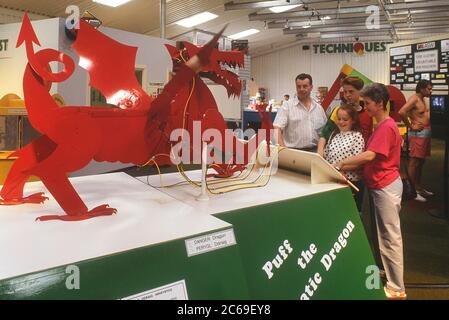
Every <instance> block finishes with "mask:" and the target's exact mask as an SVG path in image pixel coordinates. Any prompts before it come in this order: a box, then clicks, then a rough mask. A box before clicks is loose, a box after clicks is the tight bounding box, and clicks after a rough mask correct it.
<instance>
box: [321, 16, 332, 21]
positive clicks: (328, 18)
mask: <svg viewBox="0 0 449 320" xmlns="http://www.w3.org/2000/svg"><path fill="white" fill-rule="evenodd" d="M321 19H322V20H330V19H331V17H330V16H324V17H322V18H321Z"/></svg>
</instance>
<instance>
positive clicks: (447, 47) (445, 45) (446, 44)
mask: <svg viewBox="0 0 449 320" xmlns="http://www.w3.org/2000/svg"><path fill="white" fill-rule="evenodd" d="M441 51H442V52H447V51H449V40H441Z"/></svg>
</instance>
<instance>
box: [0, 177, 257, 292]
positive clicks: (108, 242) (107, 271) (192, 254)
mask: <svg viewBox="0 0 449 320" xmlns="http://www.w3.org/2000/svg"><path fill="white" fill-rule="evenodd" d="M71 182H72V183H73V185H74V187H75V188H76V189H77V190H78V191H79V193H80V196H81V197H82V198H83V199H85V201H86V204H87V205H88V207H89V208H91V207H94V206H97V205H100V204H103V203H108V204H109V205H110V206H111V207H114V208H117V209H118V213H117V215H114V216H111V217H101V218H96V219H91V220H86V221H81V222H62V221H48V222H35V218H37V217H38V216H40V215H43V214H55V213H58V214H59V213H62V211H61V209H60V208H59V206H58V205H57V203H56V201H55V200H54V199H52V198H51V196H50V200H48V201H47V202H46V203H45V204H43V205H31V204H30V205H22V206H11V207H5V206H0V299H248V298H249V295H248V290H247V284H246V279H245V273H244V269H243V266H242V263H241V259H240V257H241V254H240V252H239V248H238V246H237V245H236V242H235V236H234V232H233V228H232V226H231V225H230V224H228V223H226V222H224V221H221V220H219V219H217V218H215V217H213V216H210V215H204V214H199V213H198V212H196V211H195V209H194V208H192V207H190V206H188V205H185V204H183V203H181V202H179V201H173V199H172V198H171V197H169V196H167V195H165V194H163V193H161V192H159V191H157V190H156V189H153V188H151V187H149V186H147V185H145V184H143V183H142V182H140V181H138V180H136V179H134V178H132V177H130V176H128V175H126V174H124V173H115V174H106V175H96V176H87V177H80V178H73V179H71ZM40 191H45V188H44V187H43V185H42V184H41V183H40V182H33V183H29V184H27V186H26V188H25V192H26V193H27V194H28V193H32V192H40ZM47 195H48V193H47Z"/></svg>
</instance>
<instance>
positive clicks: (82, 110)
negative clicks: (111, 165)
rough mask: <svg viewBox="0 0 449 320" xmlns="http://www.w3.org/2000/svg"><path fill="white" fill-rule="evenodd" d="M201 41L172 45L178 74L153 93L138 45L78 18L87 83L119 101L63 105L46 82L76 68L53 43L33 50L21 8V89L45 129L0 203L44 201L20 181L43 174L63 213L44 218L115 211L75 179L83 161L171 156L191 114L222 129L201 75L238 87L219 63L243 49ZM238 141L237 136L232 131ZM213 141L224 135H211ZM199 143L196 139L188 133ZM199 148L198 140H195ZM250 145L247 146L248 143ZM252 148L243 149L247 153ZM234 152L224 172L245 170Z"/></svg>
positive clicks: (238, 59)
mask: <svg viewBox="0 0 449 320" xmlns="http://www.w3.org/2000/svg"><path fill="white" fill-rule="evenodd" d="M220 35H221V33H220V34H218V35H216V36H215V37H214V39H213V40H212V41H211V42H210V43H208V44H207V45H206V46H204V47H203V48H201V49H198V48H197V47H195V46H193V45H190V44H187V43H185V49H183V50H181V51H179V50H177V49H176V48H174V47H168V50H169V51H170V53H171V55H172V58H173V59H174V60H175V61H177V63H175V68H176V75H175V76H174V77H173V79H172V80H171V81H170V82H169V83H168V84H167V85H166V86H165V88H164V90H163V92H162V93H161V94H160V95H159V96H158V97H157V98H156V99H155V100H154V101H152V99H151V97H150V96H148V95H147V94H146V93H145V92H144V90H143V89H142V88H141V87H140V85H139V84H138V82H137V80H136V78H135V76H134V65H135V57H136V52H137V48H135V47H131V46H127V45H123V44H121V43H118V42H116V41H115V40H113V39H111V38H109V37H107V36H106V35H104V34H102V33H101V32H99V31H97V30H96V29H94V28H93V27H92V26H90V25H89V24H88V23H86V22H85V21H83V20H81V21H80V29H79V30H77V36H76V41H75V43H74V44H73V48H74V50H75V51H76V52H77V54H78V55H79V56H80V62H79V64H80V65H81V66H83V67H84V68H85V69H86V70H87V71H88V72H89V75H90V85H91V86H92V87H95V88H96V89H98V90H99V91H100V92H102V94H103V95H104V96H105V97H106V99H107V101H108V102H109V103H112V104H115V105H117V106H118V108H103V107H86V106H80V107H78V106H66V107H59V106H58V105H57V104H56V103H55V102H54V101H53V99H52V98H51V96H50V94H49V93H48V88H49V84H51V83H52V82H61V81H65V80H66V79H67V78H69V77H70V75H71V74H72V73H73V71H74V68H75V66H74V63H73V60H72V59H71V58H70V57H69V56H68V55H66V54H64V53H61V52H58V51H56V50H53V49H43V50H40V51H38V52H34V47H33V43H35V44H37V45H40V44H39V41H38V39H37V37H36V35H35V33H34V30H33V28H32V25H31V23H30V21H29V19H28V16H27V15H25V16H24V20H23V23H22V28H21V30H20V34H19V37H18V40H17V47H19V46H21V45H22V44H23V43H24V44H25V47H26V53H27V58H28V64H27V66H26V69H25V73H24V77H23V91H24V98H25V104H26V107H27V111H28V117H29V120H30V123H31V124H32V126H33V127H34V128H35V129H37V130H38V131H39V132H41V133H42V136H40V137H39V138H37V139H35V140H34V141H32V142H31V143H30V144H28V145H27V146H25V147H23V148H22V149H20V150H18V151H17V152H15V153H14V154H13V155H12V156H16V157H18V159H17V160H16V161H15V162H14V164H13V166H12V168H11V170H10V172H9V173H8V176H7V178H6V181H5V184H4V185H3V187H2V189H1V191H0V196H1V198H2V199H0V204H2V205H15V204H23V203H43V202H44V201H45V200H47V199H48V198H47V197H45V196H44V194H43V193H36V194H33V195H30V196H26V197H24V195H23V188H24V185H25V183H26V181H27V180H28V178H29V177H30V176H31V175H34V176H37V177H39V178H40V179H41V180H42V182H43V183H44V185H45V187H46V188H47V189H48V191H49V192H50V193H51V194H52V195H53V196H54V198H55V199H56V201H57V202H58V204H59V205H60V206H61V208H62V209H63V210H64V212H65V213H66V215H47V216H42V217H39V218H37V220H40V221H46V220H53V219H60V220H65V221H78V220H85V219H89V218H93V217H97V216H105V215H111V214H114V213H116V209H115V208H111V207H109V206H108V205H107V204H103V205H100V206H97V207H95V208H93V209H91V210H89V209H88V208H87V206H86V205H85V204H84V202H83V200H82V199H81V198H80V197H79V195H78V193H77V192H76V190H75V189H74V188H73V186H72V184H71V183H70V181H69V179H68V177H67V174H68V173H70V172H73V171H76V170H79V169H81V168H83V167H84V166H86V165H87V164H88V163H89V162H90V161H91V160H92V159H94V160H96V161H108V162H116V161H120V162H123V163H134V164H137V165H143V164H146V163H149V159H150V160H152V161H154V162H156V161H157V163H159V164H170V163H171V162H172V159H171V157H170V152H171V148H172V146H173V143H174V142H173V141H170V134H171V132H172V130H174V129H176V128H185V129H186V130H188V131H189V132H190V133H191V132H192V130H193V129H192V126H193V121H195V120H199V121H201V124H202V127H201V130H202V132H204V130H206V129H208V128H216V129H218V130H219V131H220V132H222V133H223V135H224V134H228V133H225V129H226V123H225V121H224V119H223V117H222V116H221V114H220V113H219V112H218V109H217V106H216V103H215V100H214V98H213V96H212V94H211V92H210V91H209V90H208V88H207V86H206V85H205V84H204V82H203V81H202V80H201V78H200V74H198V72H199V71H202V73H201V75H203V76H207V77H208V78H210V79H212V80H213V81H214V82H216V83H218V84H222V85H224V86H225V87H226V89H227V90H228V94H229V95H239V94H240V88H241V86H240V82H239V81H238V77H237V76H236V75H234V74H233V73H232V72H230V71H227V70H222V68H221V67H220V65H221V64H228V65H234V66H235V65H238V66H242V65H243V57H242V53H239V52H230V53H227V52H219V51H218V50H217V49H215V48H214V46H215V44H216V42H217V40H218V38H219V36H220ZM52 61H57V62H60V63H62V64H63V65H64V70H63V71H62V72H59V73H52V72H51V70H50V69H49V67H48V66H49V63H50V62H52ZM260 115H261V117H262V119H263V127H264V128H265V129H270V128H272V124H271V119H270V117H269V114H267V113H266V112H265V110H262V109H261V112H260ZM232 141H233V144H234V145H236V144H238V143H240V142H239V141H237V139H236V138H235V137H232ZM208 142H209V143H211V144H213V145H214V146H215V147H216V148H219V149H220V148H221V150H224V149H223V142H219V141H213V139H209V141H208ZM189 143H190V146H191V148H192V149H194V146H195V143H196V142H195V141H189ZM198 146H199V148H200V146H201V141H200V142H199V143H198ZM245 152H248V149H247V148H246V149H245ZM247 158H248V155H245V159H247ZM243 168H244V163H243V164H237V163H236V157H235V156H233V157H231V160H230V161H229V163H228V164H226V165H221V164H219V165H218V166H217V169H216V170H217V172H218V173H219V174H220V175H222V176H229V175H232V173H233V172H235V171H238V170H242V169H243Z"/></svg>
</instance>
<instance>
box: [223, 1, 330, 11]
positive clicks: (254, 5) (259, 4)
mask: <svg viewBox="0 0 449 320" xmlns="http://www.w3.org/2000/svg"><path fill="white" fill-rule="evenodd" d="M325 2H334V1H331V0H309V1H303V0H277V1H251V2H241V3H234V1H230V2H226V3H225V4H224V8H225V11H228V10H244V9H265V8H271V7H279V6H289V5H294V4H299V5H305V6H308V5H310V4H317V3H325Z"/></svg>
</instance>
